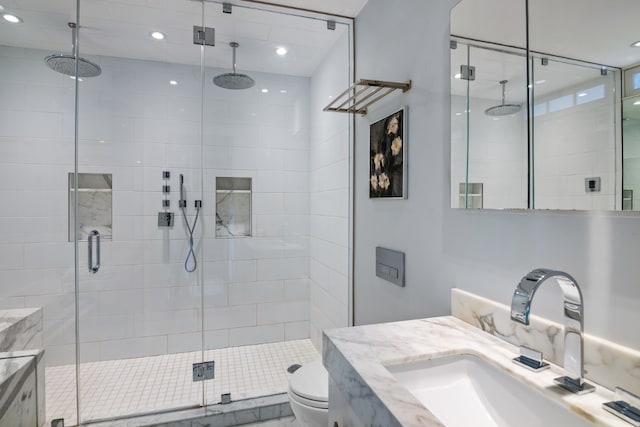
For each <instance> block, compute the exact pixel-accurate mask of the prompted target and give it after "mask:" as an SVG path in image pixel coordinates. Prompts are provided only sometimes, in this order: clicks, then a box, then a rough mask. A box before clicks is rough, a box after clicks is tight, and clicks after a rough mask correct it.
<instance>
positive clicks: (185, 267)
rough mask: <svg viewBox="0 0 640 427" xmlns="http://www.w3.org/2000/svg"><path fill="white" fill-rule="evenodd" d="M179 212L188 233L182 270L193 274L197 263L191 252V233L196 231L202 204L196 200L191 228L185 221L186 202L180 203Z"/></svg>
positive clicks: (193, 253)
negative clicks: (187, 247)
mask: <svg viewBox="0 0 640 427" xmlns="http://www.w3.org/2000/svg"><path fill="white" fill-rule="evenodd" d="M180 204H181V206H180V210H181V211H182V217H183V218H184V223H185V225H186V226H187V233H189V241H188V244H189V252H187V258H186V259H185V260H184V269H185V271H186V272H187V273H193V272H194V271H196V268H197V267H198V261H197V260H196V254H195V252H194V250H193V232H194V231H195V229H196V224H197V223H198V215H200V207H201V206H202V202H201V201H200V200H196V218H195V220H194V221H193V227H192V226H191V225H190V224H189V220H188V219H187V213H186V205H187V203H186V201H185V202H184V203H180ZM190 258H193V263H192V267H191V268H189V259H190Z"/></svg>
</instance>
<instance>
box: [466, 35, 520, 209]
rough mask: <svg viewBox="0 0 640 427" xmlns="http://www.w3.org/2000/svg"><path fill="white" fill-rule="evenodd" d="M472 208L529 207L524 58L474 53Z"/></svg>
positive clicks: (471, 88) (483, 49) (470, 160)
mask: <svg viewBox="0 0 640 427" xmlns="http://www.w3.org/2000/svg"><path fill="white" fill-rule="evenodd" d="M469 62H470V64H472V65H476V78H475V80H473V81H471V82H470V84H469V113H468V114H469V124H468V126H469V148H468V182H469V183H474V185H473V186H472V187H473V188H476V189H481V190H482V191H475V192H469V193H468V194H467V207H468V208H488V209H502V208H521V209H522V208H526V207H527V124H526V123H527V121H526V120H527V119H526V111H527V110H526V100H527V98H526V96H527V93H526V86H527V85H526V75H525V70H526V68H525V67H526V60H525V57H524V56H523V55H522V54H521V53H520V52H513V51H509V50H506V49H495V48H493V47H489V48H487V47H474V46H472V47H471V48H470V55H469Z"/></svg>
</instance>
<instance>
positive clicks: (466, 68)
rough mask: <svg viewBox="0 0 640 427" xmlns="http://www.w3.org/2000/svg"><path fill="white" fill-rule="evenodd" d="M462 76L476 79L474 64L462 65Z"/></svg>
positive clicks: (466, 78) (463, 78)
mask: <svg viewBox="0 0 640 427" xmlns="http://www.w3.org/2000/svg"><path fill="white" fill-rule="evenodd" d="M460 78H461V79H462V80H475V79H476V67H474V66H473V65H461V66H460Z"/></svg>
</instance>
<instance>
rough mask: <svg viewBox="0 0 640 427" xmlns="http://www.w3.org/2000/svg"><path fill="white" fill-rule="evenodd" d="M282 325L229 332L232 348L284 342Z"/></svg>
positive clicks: (231, 330)
mask: <svg viewBox="0 0 640 427" xmlns="http://www.w3.org/2000/svg"><path fill="white" fill-rule="evenodd" d="M284 339H285V337H284V325H282V324H279V325H268V326H253V327H250V328H236V329H230V330H229V344H230V345H231V346H232V347H235V346H242V345H253V344H264V343H269V342H280V341H284Z"/></svg>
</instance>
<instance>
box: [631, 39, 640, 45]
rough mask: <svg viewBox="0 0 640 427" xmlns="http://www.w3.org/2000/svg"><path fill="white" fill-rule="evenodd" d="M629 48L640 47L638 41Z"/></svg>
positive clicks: (639, 41)
mask: <svg viewBox="0 0 640 427" xmlns="http://www.w3.org/2000/svg"><path fill="white" fill-rule="evenodd" d="M631 47H640V40H638V41H637V42H633V43H631Z"/></svg>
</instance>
